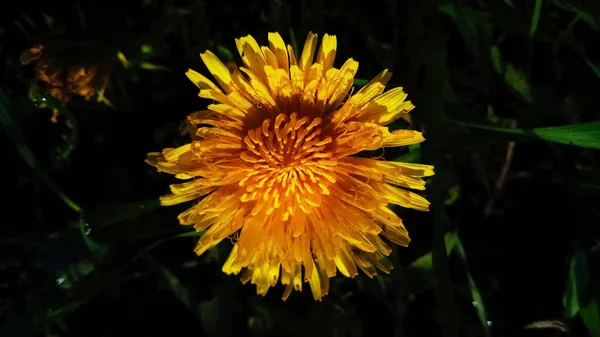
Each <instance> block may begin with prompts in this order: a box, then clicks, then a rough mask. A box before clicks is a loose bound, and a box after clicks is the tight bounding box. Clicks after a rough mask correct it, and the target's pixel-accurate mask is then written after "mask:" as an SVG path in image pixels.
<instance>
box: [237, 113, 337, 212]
mask: <svg viewBox="0 0 600 337" xmlns="http://www.w3.org/2000/svg"><path fill="white" fill-rule="evenodd" d="M321 123H322V120H321V118H319V117H317V118H312V119H311V118H310V117H307V116H305V117H302V118H298V116H297V114H296V113H292V114H291V115H289V116H288V115H285V114H279V115H278V116H277V117H276V118H275V120H274V121H273V120H272V119H265V120H264V121H263V123H262V125H261V126H260V127H258V128H255V129H250V130H249V131H248V133H247V135H246V136H245V137H244V143H245V144H246V151H244V152H242V154H241V159H242V160H244V161H245V162H247V163H249V164H250V165H251V169H250V170H249V171H248V176H247V178H245V179H243V180H241V181H240V183H239V184H240V186H245V187H246V193H245V194H244V195H243V196H242V201H243V202H248V201H252V200H257V201H260V202H258V203H257V207H255V208H254V210H253V212H252V213H253V214H256V213H258V212H259V211H261V210H263V209H264V210H265V211H266V213H267V215H268V214H271V213H272V212H273V211H274V210H275V209H278V208H280V207H284V209H283V212H282V220H284V221H286V220H288V218H289V216H290V215H293V214H294V210H295V207H294V206H296V205H297V206H298V207H299V208H300V209H301V210H302V211H304V212H305V213H308V212H310V210H309V207H311V206H312V207H318V206H320V204H321V196H322V195H328V194H329V193H330V192H329V189H328V185H329V184H330V183H333V182H335V178H334V176H333V174H332V172H331V170H332V169H333V167H334V166H335V165H336V164H337V161H336V160H335V159H332V157H333V152H332V151H331V146H332V137H331V136H326V135H324V134H323V133H324V132H323V128H322V125H321ZM261 199H262V200H261ZM282 200H285V202H286V203H287V205H282ZM289 200H291V201H292V202H289ZM265 207H266V208H265Z"/></svg>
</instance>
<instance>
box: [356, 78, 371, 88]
mask: <svg viewBox="0 0 600 337" xmlns="http://www.w3.org/2000/svg"><path fill="white" fill-rule="evenodd" d="M368 83H369V80H365V79H362V78H355V79H354V86H355V87H357V88H360V87H364V86H365V85H367V84H368Z"/></svg>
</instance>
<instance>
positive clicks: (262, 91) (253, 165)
mask: <svg viewBox="0 0 600 337" xmlns="http://www.w3.org/2000/svg"><path fill="white" fill-rule="evenodd" d="M268 41H269V46H259V45H258V43H257V42H256V40H255V39H254V38H253V37H252V36H246V37H242V38H240V39H236V45H237V48H238V51H239V53H240V55H241V57H242V61H243V66H241V67H239V68H238V67H232V66H230V67H227V66H225V65H224V64H223V63H222V62H221V61H220V60H219V59H218V58H217V57H216V56H215V55H214V54H213V53H211V52H210V51H206V52H204V53H203V54H201V55H200V56H201V58H202V61H204V64H205V65H206V67H207V68H208V70H209V72H210V73H211V74H212V75H213V77H214V78H215V80H216V82H217V83H216V84H215V83H213V82H212V81H210V80H209V79H208V78H207V77H205V76H203V75H201V74H199V73H197V72H195V71H193V70H189V71H188V72H187V74H186V75H187V76H188V78H189V79H190V80H191V81H192V82H193V83H194V84H196V86H198V88H200V94H199V96H200V97H203V98H208V99H211V100H213V101H214V103H213V104H210V105H209V106H208V110H204V111H200V112H195V113H192V114H191V115H190V116H189V117H188V121H189V123H190V125H192V126H193V140H192V142H191V143H190V144H186V145H183V146H181V147H179V148H169V149H164V150H163V151H162V152H160V153H158V152H156V153H150V154H149V155H148V159H147V162H148V163H149V164H150V165H153V166H155V167H156V168H157V169H158V170H159V171H163V172H167V173H170V174H174V175H175V177H177V178H179V179H191V180H189V181H188V182H184V183H181V184H175V185H171V191H172V194H169V195H166V196H163V197H162V198H161V202H162V204H163V205H173V204H178V203H182V202H186V201H190V200H197V199H199V198H201V197H203V196H204V197H203V199H201V201H200V202H198V203H197V204H195V205H194V206H193V207H192V208H190V209H189V210H187V211H185V212H184V213H182V214H181V215H179V221H180V222H181V224H184V225H193V226H194V227H195V229H196V230H197V231H203V230H206V232H205V233H204V234H203V235H202V237H201V238H200V240H199V242H198V245H197V247H196V250H195V251H196V253H197V254H198V255H200V254H202V253H204V252H205V251H206V250H207V249H209V248H211V247H214V246H215V245H217V244H218V243H219V242H221V241H222V240H223V239H225V238H227V237H230V236H233V237H234V239H235V245H234V247H233V249H232V251H231V253H230V255H229V258H228V259H227V261H226V262H225V264H224V266H223V271H224V272H225V273H228V274H238V273H241V278H242V282H244V283H245V282H248V281H250V282H251V283H253V284H255V285H256V286H257V292H258V293H259V294H263V295H264V294H266V292H267V291H268V289H269V288H270V287H271V286H275V285H276V284H277V283H278V282H279V281H280V282H281V283H282V284H283V285H285V291H284V294H283V298H284V299H286V298H287V297H288V296H289V294H290V292H291V290H292V289H296V290H301V289H302V286H303V281H305V282H308V283H309V285H310V288H311V290H312V294H313V296H314V298H315V299H317V300H319V299H321V297H322V296H323V295H326V294H327V293H328V290H329V278H331V277H333V276H335V275H336V273H337V272H338V271H339V272H340V273H341V274H343V275H345V276H347V277H354V276H355V275H357V273H358V269H361V270H362V271H363V272H364V273H366V274H367V275H368V276H373V275H375V273H376V269H379V270H382V271H383V272H386V273H387V272H389V271H390V270H391V269H392V265H391V264H390V262H389V261H388V259H387V258H386V256H388V255H389V254H390V252H391V248H390V246H389V245H388V243H387V242H386V241H384V240H383V239H382V238H381V237H382V236H383V237H384V238H385V239H387V240H388V241H390V242H393V243H396V244H399V245H402V246H406V245H407V244H408V243H409V241H410V239H409V237H408V233H407V231H406V229H405V228H404V225H403V223H402V220H401V219H400V218H399V217H398V216H396V214H395V213H394V212H392V211H391V210H390V209H389V208H388V206H389V205H390V204H395V205H400V206H403V207H408V208H413V209H417V210H421V211H427V210H428V207H429V202H428V201H427V200H425V199H424V198H423V197H421V196H420V195H418V194H416V193H414V192H412V191H409V190H406V189H404V188H410V189H416V190H424V189H425V182H424V181H423V179H422V177H425V176H430V175H432V174H433V167H432V166H428V165H420V164H408V163H399V162H388V161H381V160H376V159H371V158H364V157H357V156H354V155H356V154H358V153H360V152H363V151H369V150H376V149H379V148H381V147H395V146H403V145H409V144H415V143H419V142H421V141H423V140H424V138H423V136H422V134H421V133H420V132H417V131H412V130H396V131H392V132H390V131H389V130H388V128H387V127H386V125H389V124H390V123H392V122H394V121H396V120H397V119H398V118H401V117H402V116H403V115H405V114H406V113H408V112H409V111H410V110H412V109H413V108H414V106H413V105H412V103H411V102H410V101H405V98H406V96H407V95H406V94H405V93H404V91H403V90H402V88H394V89H391V90H388V91H387V92H384V88H385V85H386V83H387V82H388V80H389V79H390V76H391V73H390V72H388V71H387V70H384V71H383V72H381V73H380V74H379V75H377V76H376V77H375V78H374V79H373V80H372V81H371V82H370V83H368V84H367V85H366V86H364V87H363V88H361V89H360V90H358V91H357V92H356V93H354V94H353V95H351V96H349V97H348V95H349V93H350V91H351V89H352V86H353V81H354V75H355V74H356V71H357V69H358V63H357V62H356V61H354V60H353V59H349V60H347V61H346V62H345V63H344V64H343V65H342V66H341V67H340V68H339V69H338V68H335V67H334V58H335V54H336V47H337V43H336V37H335V36H331V35H327V34H326V35H325V36H324V37H323V41H322V42H321V45H320V47H319V49H318V50H317V35H316V34H312V33H310V34H309V35H308V37H307V40H306V44H305V45H304V49H303V50H302V53H301V55H300V58H299V59H296V58H295V56H294V51H293V50H292V47H291V46H289V45H288V46H286V45H285V43H284V41H283V40H282V38H281V36H280V35H279V34H277V33H269V39H268ZM315 53H316V60H315V59H314V58H315Z"/></svg>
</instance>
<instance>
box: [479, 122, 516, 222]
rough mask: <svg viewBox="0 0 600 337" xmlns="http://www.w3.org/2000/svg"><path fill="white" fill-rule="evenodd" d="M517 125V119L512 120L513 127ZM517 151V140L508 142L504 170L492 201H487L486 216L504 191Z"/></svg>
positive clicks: (498, 180) (484, 213)
mask: <svg viewBox="0 0 600 337" xmlns="http://www.w3.org/2000/svg"><path fill="white" fill-rule="evenodd" d="M516 126H517V123H516V121H512V123H511V128H515V127H516ZM514 152H515V142H508V146H507V147H506V156H505V157H504V165H502V170H501V171H500V176H498V179H497V180H496V185H495V186H494V187H495V190H494V193H493V195H492V197H491V198H490V201H489V202H488V203H487V205H486V207H485V210H484V211H483V216H484V217H486V218H487V217H489V216H490V214H491V213H492V209H493V207H494V203H495V202H496V199H498V196H499V194H500V192H501V191H502V187H504V183H505V182H506V177H507V176H508V170H509V169H510V164H511V162H512V158H513V154H514Z"/></svg>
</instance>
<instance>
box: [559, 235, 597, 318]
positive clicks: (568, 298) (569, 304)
mask: <svg viewBox="0 0 600 337" xmlns="http://www.w3.org/2000/svg"><path fill="white" fill-rule="evenodd" d="M589 274H590V272H589V269H588V261H587V256H586V254H585V252H584V251H583V249H581V248H580V247H579V246H578V245H577V246H575V249H574V252H573V256H572V258H571V264H570V266H569V278H568V280H567V286H566V289H565V293H564V296H563V313H564V315H565V317H567V318H572V317H574V316H575V315H577V313H578V312H579V310H580V306H579V301H580V298H583V297H585V296H586V293H585V292H586V291H587V287H588V284H589V278H590V275H589Z"/></svg>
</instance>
